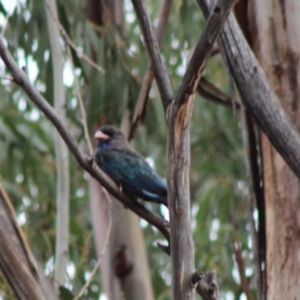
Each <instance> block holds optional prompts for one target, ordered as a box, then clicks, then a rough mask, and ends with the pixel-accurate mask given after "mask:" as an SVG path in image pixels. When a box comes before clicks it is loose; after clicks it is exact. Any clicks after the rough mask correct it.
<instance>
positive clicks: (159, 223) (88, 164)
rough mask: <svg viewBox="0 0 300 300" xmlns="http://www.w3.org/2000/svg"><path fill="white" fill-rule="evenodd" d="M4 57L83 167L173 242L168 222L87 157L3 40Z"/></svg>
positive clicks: (0, 53)
mask: <svg viewBox="0 0 300 300" xmlns="http://www.w3.org/2000/svg"><path fill="white" fill-rule="evenodd" d="M0 56H1V58H2V60H3V61H4V63H5V65H6V67H7V68H8V69H9V71H10V72H11V75H12V78H13V81H14V82H15V83H16V84H18V85H19V86H20V87H21V88H22V89H23V90H24V91H25V93H26V94H27V96H28V97H29V99H30V100H31V101H32V102H33V103H35V104H36V106H38V107H39V109H40V110H41V111H42V112H43V113H44V114H45V116H46V117H47V118H48V119H49V120H50V121H51V122H52V124H53V125H54V126H55V127H56V129H57V131H58V132H59V134H60V135H61V137H62V138H63V140H64V141H65V143H66V144H67V146H68V148H69V150H70V151H71V153H72V154H73V156H74V157H75V159H76V160H77V162H78V163H79V165H80V166H81V167H82V168H83V169H85V170H86V171H87V172H88V173H89V174H90V175H92V176H93V177H94V178H96V179H97V180H98V181H99V182H100V183H101V185H103V186H104V187H105V188H106V189H107V190H108V191H109V192H110V193H111V194H112V195H113V196H114V197H116V198H117V199H118V200H119V201H120V202H122V203H123V204H124V205H125V206H126V207H128V208H129V209H131V210H132V211H133V212H135V213H136V214H137V215H139V216H140V217H141V218H143V219H145V220H146V221H147V222H149V223H150V224H151V225H153V226H154V227H156V228H157V229H158V230H160V231H161V233H162V234H163V235H164V237H165V238H166V239H167V240H168V241H169V238H170V233H169V228H168V226H167V222H166V220H165V219H164V218H163V217H161V216H159V215H157V214H154V213H152V212H150V211H149V210H148V209H146V208H145V207H144V206H143V205H141V204H139V203H137V202H136V201H133V200H131V199H129V198H128V197H126V196H125V195H124V194H123V193H122V192H120V191H119V189H118V187H117V185H116V184H115V183H114V182H113V181H112V180H111V179H110V178H109V177H108V176H107V175H106V174H105V173H104V172H103V171H101V170H100V169H99V168H98V167H97V165H96V164H95V162H94V161H93V159H91V158H90V157H87V156H86V155H84V154H83V153H82V152H81V151H80V150H79V146H78V144H77V143H76V141H75V140H74V138H73V137H71V135H70V134H69V132H68V131H67V129H66V126H65V124H64V123H63V121H62V120H61V119H60V118H59V117H58V115H57V114H56V112H55V110H54V109H53V107H52V106H51V105H50V104H49V103H48V102H47V101H46V99H45V98H43V97H42V96H41V94H39V92H38V91H37V90H36V89H35V87H34V86H33V85H32V84H31V82H30V81H29V79H28V77H27V76H26V74H25V73H24V72H23V71H22V70H21V69H20V68H19V67H18V65H17V63H16V62H15V60H14V59H13V58H12V56H11V54H10V53H9V51H8V50H7V48H6V47H5V44H4V41H3V39H2V38H0Z"/></svg>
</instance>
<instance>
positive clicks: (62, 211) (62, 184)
mask: <svg viewBox="0 0 300 300" xmlns="http://www.w3.org/2000/svg"><path fill="white" fill-rule="evenodd" d="M45 12H46V16H47V23H48V31H49V40H50V47H51V56H52V66H53V88H54V109H55V111H56V112H57V114H58V115H59V116H60V118H61V119H62V120H63V121H64V122H66V99H65V98H66V97H65V87H64V83H63V67H64V66H63V60H64V57H63V51H62V48H61V38H60V33H59V28H58V25H57V23H56V21H55V20H57V18H58V13H57V7H56V1H55V0H47V2H46V3H45ZM53 140H54V150H55V160H56V174H57V178H56V240H55V272H54V278H55V282H56V284H59V285H64V284H65V281H66V267H67V263H68V256H69V219H70V216H69V215H70V213H69V211H70V209H69V202H70V176H69V152H68V148H67V146H66V144H65V143H64V141H63V139H62V138H61V137H60V135H59V133H58V132H57V131H56V130H54V132H53Z"/></svg>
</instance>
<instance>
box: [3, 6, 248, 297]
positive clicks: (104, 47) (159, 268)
mask: <svg viewBox="0 0 300 300" xmlns="http://www.w3.org/2000/svg"><path fill="white" fill-rule="evenodd" d="M86 3H87V2H86V1H71V0H67V1H58V4H59V5H58V7H59V16H60V21H61V23H62V25H63V26H64V28H65V29H66V31H67V33H68V35H69V36H70V38H71V39H72V40H73V41H74V43H75V44H76V45H77V46H78V47H80V48H81V49H82V51H83V52H84V53H86V54H87V55H92V56H93V58H94V59H95V61H96V63H98V64H99V65H100V66H101V67H103V68H104V69H105V74H101V73H100V72H98V71H97V70H96V69H95V68H93V67H91V66H90V65H89V64H88V63H87V62H86V61H84V60H83V59H82V58H81V57H80V56H77V54H76V53H75V51H73V52H72V55H73V58H74V62H75V66H76V70H77V71H76V72H78V74H80V75H79V76H78V77H79V80H80V84H81V91H82V95H83V98H84V99H83V100H84V101H85V106H86V110H87V114H88V127H89V130H90V133H91V134H92V132H93V131H94V129H95V127H96V126H98V125H99V123H103V122H108V123H111V124H115V125H119V124H120V122H121V120H122V117H123V115H124V112H125V110H128V111H129V120H130V119H131V118H132V115H133V111H134V108H135V103H136V100H137V97H138V93H139V88H140V86H141V82H142V79H143V76H144V74H145V72H146V70H147V67H148V56H147V53H146V51H145V49H144V46H143V43H142V40H141V37H140V33H139V28H138V24H137V20H136V18H134V19H133V20H131V22H130V23H129V22H127V23H126V31H124V32H122V31H121V30H119V31H118V30H117V29H112V27H108V28H107V29H106V30H102V31H99V30H98V29H96V28H95V27H94V26H93V25H92V24H91V23H90V22H89V21H88V20H87V17H86V8H85V6H86ZM161 3H162V2H160V1H151V2H150V1H148V2H147V4H148V6H149V9H150V12H151V18H152V20H154V21H156V22H157V14H158V11H159V8H160V6H161ZM125 4H126V5H125V6H126V7H127V12H126V13H127V16H128V15H129V14H132V11H129V9H130V2H129V1H125ZM83 8H84V9H83ZM5 13H6V12H5V9H4V7H3V5H2V4H1V3H0V14H1V15H2V16H3V15H5ZM46 25H47V24H46V17H45V10H44V6H43V1H33V0H28V1H20V2H19V3H18V4H17V7H16V8H15V10H14V13H13V15H12V16H11V17H10V19H9V26H8V28H7V30H6V32H5V38H6V41H7V43H8V46H9V50H10V51H11V52H12V54H13V56H14V57H15V58H16V59H17V60H18V62H19V64H20V66H23V63H25V65H26V71H27V73H28V74H32V72H34V71H36V76H35V78H33V79H32V80H33V81H34V84H35V85H36V86H37V87H38V89H39V90H40V92H41V93H42V94H43V96H44V97H45V98H46V99H47V100H48V101H49V102H50V103H51V104H52V102H53V92H52V90H53V79H52V77H53V76H52V67H51V60H52V59H55V58H53V57H51V55H50V52H49V36H48V30H47V26H46ZM203 25H204V20H203V18H202V14H201V12H200V10H199V9H198V7H197V6H196V4H195V3H194V1H181V0H176V1H174V7H173V10H172V13H171V17H170V20H169V25H168V28H167V31H166V35H165V41H164V45H163V48H162V52H163V56H164V60H165V63H166V66H167V70H168V73H169V75H170V78H171V83H172V86H173V89H174V91H175V93H176V91H177V89H178V87H179V85H180V82H181V79H182V75H183V70H184V66H185V60H186V55H187V53H188V51H189V50H190V49H192V48H193V47H194V46H195V44H196V42H197V40H198V39H199V36H200V33H201V29H202V28H203ZM65 60H66V61H68V58H67V55H66V57H65ZM34 64H35V65H36V70H32V69H31V68H32V66H33V65H34ZM2 68H3V67H1V72H2V76H3V75H4V73H3V70H2ZM204 75H205V77H206V78H207V79H208V80H210V81H211V82H213V83H214V84H215V85H216V86H218V87H220V88H222V89H223V90H225V91H228V87H227V78H226V74H225V72H224V70H223V67H222V62H221V58H220V56H216V57H214V58H212V59H211V60H210V62H209V64H208V66H207V68H206V71H205V74H204ZM29 77H30V78H31V75H29ZM66 92H67V99H68V100H67V103H66V107H67V117H68V120H69V124H68V127H69V129H70V130H71V131H72V134H73V135H74V136H75V138H76V139H77V141H78V142H79V143H80V145H81V146H82V147H83V149H86V146H85V141H84V135H83V128H82V121H81V120H82V117H81V112H80V110H79V104H78V100H77V96H76V92H75V88H74V84H71V85H68V86H66ZM0 96H1V101H0V147H1V152H0V170H1V177H2V180H3V184H4V186H5V188H6V189H7V191H8V193H9V195H10V197H11V199H12V200H13V204H14V206H15V208H16V211H17V214H18V216H19V219H20V222H21V224H22V225H23V229H24V231H25V233H26V235H27V237H28V239H29V241H30V245H31V247H32V250H33V252H34V255H35V256H36V258H37V259H38V260H39V261H40V262H41V263H42V264H43V266H44V268H45V269H47V262H49V261H50V260H51V259H53V255H54V249H55V245H54V243H55V229H54V228H55V194H56V190H55V189H56V186H55V180H56V179H55V174H56V172H55V171H56V166H55V158H54V151H53V138H52V136H53V128H52V125H51V124H50V122H49V121H48V120H47V119H46V118H45V117H44V116H43V115H42V113H40V112H39V111H38V110H37V108H35V107H34V106H33V105H32V104H31V103H30V102H29V100H28V99H27V97H26V95H24V93H23V92H22V91H21V90H20V88H19V87H17V86H15V85H14V84H13V83H11V82H10V81H9V80H7V79H5V78H3V79H2V85H1V87H0ZM166 134H167V131H166V126H165V121H164V114H163V109H162V105H161V101H160V98H159V93H158V90H157V87H156V85H155V84H153V87H152V88H151V91H150V96H149V102H148V107H147V113H146V118H145V120H144V123H143V125H141V126H140V127H139V129H138V131H137V133H136V135H135V146H136V148H137V150H139V151H140V152H141V153H142V154H143V155H145V156H151V157H152V158H153V159H154V161H155V166H156V168H157V170H158V172H159V173H160V174H161V175H163V176H165V174H166V143H167V138H166ZM191 161H192V163H191V201H192V209H191V214H192V218H193V221H192V226H193V233H194V242H195V258H196V267H197V268H199V269H200V270H209V269H215V270H217V272H218V279H219V284H220V289H221V292H222V295H223V297H222V299H223V298H224V299H227V298H226V297H229V295H240V291H241V288H240V284H239V279H238V277H239V276H237V275H236V274H237V266H236V263H235V259H234V255H233V250H232V245H233V241H234V240H237V241H239V243H240V244H241V248H242V256H243V259H244V262H245V266H246V269H247V270H248V272H249V277H250V282H252V281H253V278H252V277H253V265H252V257H253V255H252V253H251V251H252V249H251V242H250V229H249V228H250V227H249V222H248V204H247V188H246V186H245V170H244V163H243V148H242V140H241V130H240V117H239V113H238V112H235V113H234V112H233V111H232V110H231V109H228V108H224V107H220V106H217V105H216V104H213V103H208V102H206V101H205V100H204V99H202V98H200V97H199V96H196V98H195V105H194V113H193V119H192V126H191ZM70 168H71V170H70V172H71V174H72V181H71V214H70V215H71V220H70V231H71V232H70V236H71V237H70V265H73V266H74V268H75V271H74V274H73V275H70V274H69V276H70V278H69V283H70V284H69V285H68V287H65V288H63V289H62V290H61V292H62V295H64V296H63V299H71V298H72V297H71V295H76V293H77V292H78V291H79V290H80V288H81V287H82V285H83V284H84V283H85V281H86V279H87V278H86V274H88V273H89V272H91V270H92V269H93V266H94V264H95V261H96V260H97V258H96V253H95V249H94V244H93V238H92V228H91V222H90V211H89V205H88V203H89V201H88V185H87V178H86V177H85V175H84V172H83V171H82V169H81V168H80V167H79V166H78V165H77V163H76V162H75V160H74V159H73V158H71V164H70ZM152 208H153V209H155V208H154V207H153V206H152ZM21 216H22V218H23V221H22V220H21V219H22V218H21ZM24 218H26V220H24ZM144 234H145V239H146V247H147V250H148V256H149V257H148V258H149V264H150V265H151V277H152V282H153V288H154V292H155V299H169V298H170V296H169V288H170V278H171V277H170V276H171V275H170V274H171V273H170V272H171V271H170V269H171V267H170V259H169V258H168V257H167V256H166V255H165V254H164V253H162V252H161V251H160V250H159V249H158V248H157V246H156V241H157V240H159V239H161V235H160V234H159V233H158V232H157V231H156V230H154V229H153V228H152V227H151V226H149V225H145V228H144ZM48 271H49V270H48ZM51 272H52V271H51V270H50V272H49V273H50V275H51V274H52V273H51ZM247 275H248V274H247ZM98 281H99V278H98V276H95V277H94V279H93V281H92V284H91V285H90V288H89V289H88V291H87V294H86V295H87V298H86V299H88V297H90V298H89V299H96V298H97V297H98V296H99V294H100V293H101V289H100V288H99V284H98ZM0 284H1V290H2V285H3V282H2V280H0ZM96 295H98V296H96ZM68 297H69V298H68ZM7 299H11V298H10V296H9V294H7ZM228 299H232V298H228ZM235 299H239V298H238V296H237V297H236V298H235Z"/></svg>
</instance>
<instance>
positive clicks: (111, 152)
mask: <svg viewBox="0 0 300 300" xmlns="http://www.w3.org/2000/svg"><path fill="white" fill-rule="evenodd" d="M95 138H96V139H97V140H98V145H97V148H96V150H95V152H94V159H95V161H96V163H97V165H98V166H99V167H100V168H101V169H102V170H103V171H104V172H105V173H106V174H107V175H108V176H109V177H111V178H112V179H113V180H114V181H115V182H116V183H117V184H118V185H119V186H120V188H121V189H122V191H123V192H124V193H125V194H126V195H127V196H128V197H133V198H141V199H144V200H146V201H151V202H157V203H161V204H164V205H166V206H167V185H166V183H165V181H164V180H163V179H162V178H160V177H159V176H158V175H157V174H156V173H155V172H154V170H153V169H152V168H151V167H150V166H149V164H148V163H147V162H146V160H145V159H144V158H143V157H142V156H141V155H140V154H138V153H137V152H136V151H134V150H133V149H132V148H130V146H129V144H128V143H127V141H126V139H125V137H124V135H123V133H122V132H121V131H120V130H118V129H117V128H115V127H113V126H109V125H106V126H103V127H101V128H100V129H98V130H97V132H96V133H95Z"/></svg>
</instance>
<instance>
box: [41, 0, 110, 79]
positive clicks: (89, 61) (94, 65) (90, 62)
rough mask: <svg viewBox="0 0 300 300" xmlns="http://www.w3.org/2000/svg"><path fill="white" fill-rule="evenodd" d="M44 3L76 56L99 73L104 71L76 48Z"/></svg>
mask: <svg viewBox="0 0 300 300" xmlns="http://www.w3.org/2000/svg"><path fill="white" fill-rule="evenodd" d="M44 2H45V5H46V7H47V9H48V10H49V12H50V14H51V16H52V18H53V21H54V22H55V23H56V24H57V26H58V28H59V31H60V33H61V35H62V36H63V38H64V40H65V41H66V43H67V44H68V45H69V46H70V47H71V48H72V49H73V50H74V51H75V52H76V53H77V55H78V57H82V58H83V59H84V60H85V61H86V62H88V63H89V64H90V65H91V66H93V67H94V68H95V69H97V70H98V71H99V72H101V73H103V74H104V73H105V70H104V69H103V68H102V67H100V66H99V65H98V64H96V63H95V62H94V61H93V60H92V59H90V58H89V57H88V56H87V55H86V54H85V53H83V51H82V50H81V49H80V48H78V47H77V46H76V45H75V43H74V42H73V41H72V40H71V38H70V37H69V35H68V34H67V32H66V30H65V29H64V27H63V26H62V25H61V23H60V22H59V20H58V18H56V17H55V16H54V14H53V13H52V11H51V9H50V6H49V3H48V1H47V0H44Z"/></svg>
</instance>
